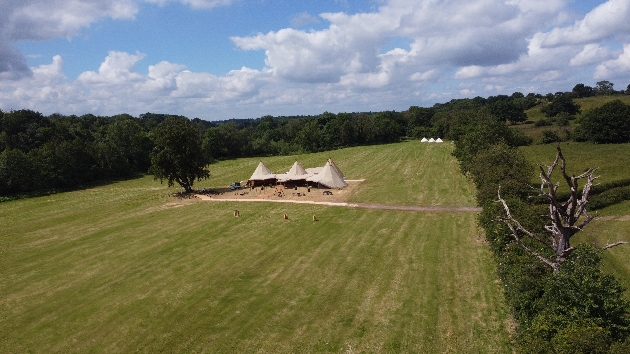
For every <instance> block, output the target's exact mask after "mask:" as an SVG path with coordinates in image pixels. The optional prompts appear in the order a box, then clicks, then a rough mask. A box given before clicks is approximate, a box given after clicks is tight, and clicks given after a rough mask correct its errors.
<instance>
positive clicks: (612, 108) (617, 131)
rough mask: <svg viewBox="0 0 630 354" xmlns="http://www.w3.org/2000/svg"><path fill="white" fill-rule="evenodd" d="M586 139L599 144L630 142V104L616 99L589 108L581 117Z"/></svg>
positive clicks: (583, 133)
mask: <svg viewBox="0 0 630 354" xmlns="http://www.w3.org/2000/svg"><path fill="white" fill-rule="evenodd" d="M581 123H582V126H581V128H580V133H581V135H582V138H583V139H584V140H589V141H593V142H596V143H599V144H609V143H628V142H630V105H626V104H624V103H623V102H621V101H620V100H614V101H611V102H608V103H606V104H604V105H603V106H601V107H598V108H594V109H592V110H589V111H588V112H586V113H585V114H584V116H583V117H582V119H581Z"/></svg>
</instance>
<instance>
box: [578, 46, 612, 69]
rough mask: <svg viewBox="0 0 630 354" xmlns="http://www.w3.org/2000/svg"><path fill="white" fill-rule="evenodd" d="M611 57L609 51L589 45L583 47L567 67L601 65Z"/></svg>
mask: <svg viewBox="0 0 630 354" xmlns="http://www.w3.org/2000/svg"><path fill="white" fill-rule="evenodd" d="M610 57H611V53H610V50H608V48H603V47H601V46H600V45H599V44H595V43H591V44H587V45H585V46H584V49H583V50H582V51H581V52H579V53H578V54H577V55H576V56H574V57H573V58H571V61H569V65H572V66H580V65H588V64H593V63H601V62H602V61H604V60H606V59H609V58H610Z"/></svg>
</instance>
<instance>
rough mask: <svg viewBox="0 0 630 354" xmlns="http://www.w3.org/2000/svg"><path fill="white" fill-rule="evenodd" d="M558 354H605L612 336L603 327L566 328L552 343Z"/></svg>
mask: <svg viewBox="0 0 630 354" xmlns="http://www.w3.org/2000/svg"><path fill="white" fill-rule="evenodd" d="M551 342H552V344H553V348H554V349H555V352H556V354H580V353H584V354H586V353H589V354H605V353H607V352H608V349H609V347H610V336H609V335H608V333H607V332H606V331H605V330H604V329H603V328H601V327H573V328H571V327H570V328H565V329H563V330H561V331H559V332H558V334H557V335H556V336H555V337H554V338H553V340H552V341H551Z"/></svg>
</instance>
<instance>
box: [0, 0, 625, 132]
mask: <svg viewBox="0 0 630 354" xmlns="http://www.w3.org/2000/svg"><path fill="white" fill-rule="evenodd" d="M628 18H630V4H629V2H628V1H627V0H608V1H603V0H590V1H578V0H573V1H571V0H510V1H505V0H441V1H435V0H417V1H407V0H373V1H371V0H366V1H354V0H323V1H303V2H302V1H278V0H253V1H248V0H90V1H87V0H4V1H3V2H2V3H0V109H2V110H5V111H6V110H11V109H21V108H29V109H34V110H37V111H40V112H42V113H45V114H50V113H54V112H59V113H62V114H77V115H81V114H85V113H93V114H101V115H113V114H118V113H129V114H132V115H139V114H141V113H145V112H160V113H173V114H181V115H186V116H188V117H190V118H193V117H199V118H202V119H207V120H219V119H229V118H255V117H260V116H263V115H266V114H272V115H300V114H319V113H322V112H324V111H331V112H352V111H379V110H392V109H393V110H404V109H406V108H408V107H409V106H410V105H420V106H431V105H433V104H434V103H436V102H445V101H448V100H450V99H453V98H464V97H474V96H483V97H487V96H489V95H497V94H511V93H512V92H515V91H520V92H523V93H528V92H536V93H543V94H544V93H547V92H556V91H567V90H570V89H571V88H572V87H573V86H574V85H575V84H577V83H584V84H587V85H591V86H593V85H595V83H596V82H597V81H599V80H609V81H611V82H613V83H614V84H615V88H616V89H625V88H626V86H627V85H628V83H630V24H629V22H630V21H627V19H628Z"/></svg>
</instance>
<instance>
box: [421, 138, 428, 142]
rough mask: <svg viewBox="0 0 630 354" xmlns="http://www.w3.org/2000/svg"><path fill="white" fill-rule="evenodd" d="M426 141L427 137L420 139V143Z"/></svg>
mask: <svg viewBox="0 0 630 354" xmlns="http://www.w3.org/2000/svg"><path fill="white" fill-rule="evenodd" d="M427 141H429V140H428V139H427V138H422V140H420V142H421V143H426V142H427Z"/></svg>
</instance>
